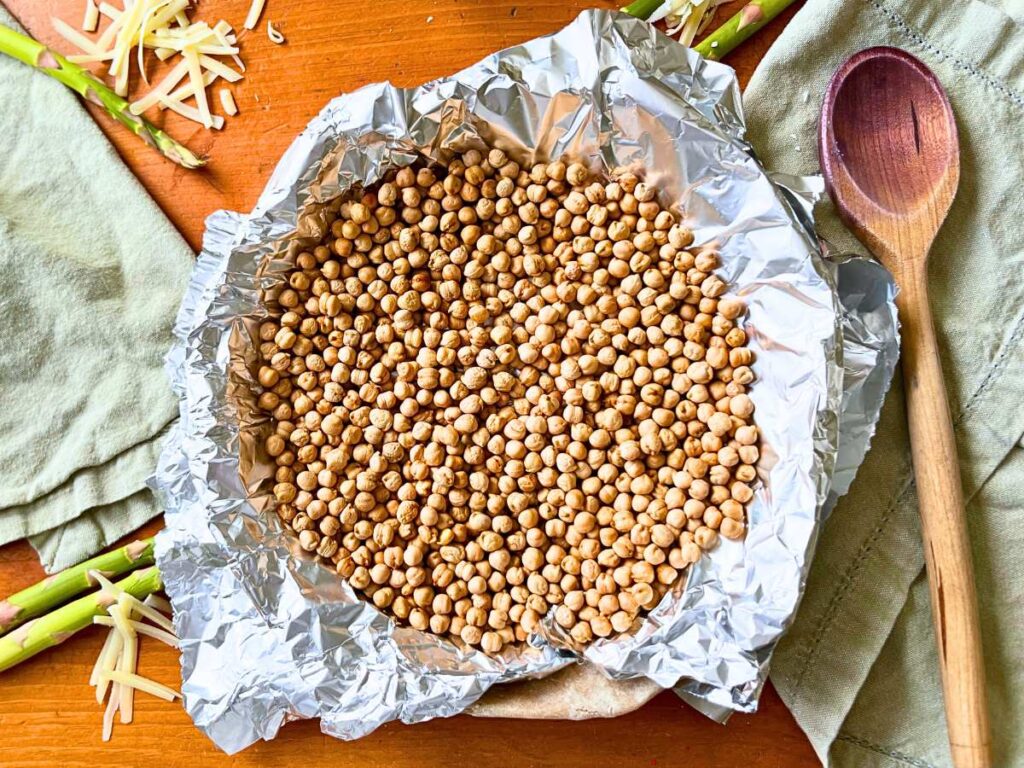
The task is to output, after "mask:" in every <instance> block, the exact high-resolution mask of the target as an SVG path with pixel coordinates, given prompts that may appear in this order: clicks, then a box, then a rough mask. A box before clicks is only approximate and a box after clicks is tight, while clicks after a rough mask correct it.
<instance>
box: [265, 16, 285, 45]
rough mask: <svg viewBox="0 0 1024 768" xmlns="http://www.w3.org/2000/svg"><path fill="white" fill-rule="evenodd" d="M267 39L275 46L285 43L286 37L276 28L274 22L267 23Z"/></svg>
mask: <svg viewBox="0 0 1024 768" xmlns="http://www.w3.org/2000/svg"><path fill="white" fill-rule="evenodd" d="M267 37H269V38H270V42H272V43H274V44H275V45H281V44H282V43H283V42H284V35H282V34H281V33H280V32H278V31H277V29H275V28H274V24H273V22H270V21H268V22H267Z"/></svg>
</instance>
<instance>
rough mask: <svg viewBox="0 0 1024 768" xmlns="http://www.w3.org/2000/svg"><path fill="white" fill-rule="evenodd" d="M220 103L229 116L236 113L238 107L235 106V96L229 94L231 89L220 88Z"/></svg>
mask: <svg viewBox="0 0 1024 768" xmlns="http://www.w3.org/2000/svg"><path fill="white" fill-rule="evenodd" d="M220 105H221V106H222V107H224V112H225V113H227V114H228V115H229V116H233V115H237V114H238V107H237V106H235V97H234V96H232V95H231V91H229V90H228V89H227V88H221V89H220Z"/></svg>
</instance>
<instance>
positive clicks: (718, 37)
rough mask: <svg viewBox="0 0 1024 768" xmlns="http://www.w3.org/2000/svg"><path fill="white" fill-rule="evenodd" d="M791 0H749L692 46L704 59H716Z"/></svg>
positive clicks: (762, 24) (735, 45) (758, 27)
mask: <svg viewBox="0 0 1024 768" xmlns="http://www.w3.org/2000/svg"><path fill="white" fill-rule="evenodd" d="M792 3H793V0H750V2H749V3H747V4H746V5H745V6H743V8H741V9H740V11H739V13H737V14H736V15H735V16H733V17H732V18H731V19H729V20H728V21H727V22H725V23H724V24H723V25H722V26H720V27H719V28H718V29H716V30H715V31H714V32H712V33H711V34H710V35H708V36H707V37H705V38H704V39H703V40H702V41H701V42H700V43H698V44H697V45H696V46H694V50H695V51H697V53H699V54H700V55H701V56H703V57H704V58H706V59H712V60H713V61H718V60H719V59H721V58H722V57H723V56H726V55H728V54H729V53H731V52H732V50H733V49H734V48H736V47H737V46H738V45H740V43H742V42H744V41H745V40H746V39H747V38H749V37H750V36H751V35H753V34H754V33H755V32H757V31H758V30H759V29H761V27H763V26H764V25H765V24H767V23H768V22H769V21H771V20H772V19H774V18H775V17H776V16H778V15H779V14H780V13H782V11H784V10H785V9H786V8H787V7H788V6H790V5H791V4H792Z"/></svg>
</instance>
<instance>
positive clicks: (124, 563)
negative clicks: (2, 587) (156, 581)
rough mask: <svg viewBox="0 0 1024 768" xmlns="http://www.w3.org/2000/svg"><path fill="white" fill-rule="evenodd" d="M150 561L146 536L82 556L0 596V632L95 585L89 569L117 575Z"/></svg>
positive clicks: (151, 556) (151, 561) (6, 630)
mask: <svg viewBox="0 0 1024 768" xmlns="http://www.w3.org/2000/svg"><path fill="white" fill-rule="evenodd" d="M152 564H153V539H152V538H148V539H142V540H141V541H133V542H132V543H131V544H125V545H124V546H123V547H121V548H120V549H115V550H114V551H113V552H107V553H106V554H103V555H99V556H98V557H94V558H92V559H91V560H86V561H85V562H84V563H80V564H79V565H76V566H74V567H72V568H68V569H67V570H65V571H61V572H60V573H58V574H56V575H54V576H50V577H49V578H46V579H43V580H42V581H40V582H39V583H38V584H33V585H32V586H31V587H27V588H25V589H23V590H22V591H21V592H18V593H16V594H13V595H11V596H10V597H8V598H7V599H6V600H0V635H3V634H4V633H5V632H8V631H10V630H12V629H14V628H15V627H17V626H18V625H19V624H24V623H25V622H26V621H28V620H29V619H32V618H35V617H36V616H41V615H42V614H44V613H46V612H47V611H49V610H51V609H53V608H56V607H57V606H58V605H61V604H63V603H65V602H67V601H68V600H69V599H70V598H72V597H74V596H75V595H77V594H79V593H80V592H85V591H86V590H87V589H91V588H92V587H95V586H96V581H95V580H94V579H93V578H92V577H91V576H90V575H89V571H99V572H100V573H102V574H103V575H105V576H108V577H110V576H120V575H121V574H122V573H127V572H128V571H131V570H134V569H136V568H140V567H142V566H144V565H152Z"/></svg>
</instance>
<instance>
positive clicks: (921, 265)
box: [818, 48, 991, 768]
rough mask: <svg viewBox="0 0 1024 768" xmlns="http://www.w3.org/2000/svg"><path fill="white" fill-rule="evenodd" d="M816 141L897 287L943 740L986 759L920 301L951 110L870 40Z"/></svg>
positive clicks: (955, 177)
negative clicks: (941, 697) (946, 733)
mask: <svg viewBox="0 0 1024 768" xmlns="http://www.w3.org/2000/svg"><path fill="white" fill-rule="evenodd" d="M818 141H819V145H818V149H819V152H820V154H821V166H822V171H823V173H824V175H825V182H826V185H827V187H828V190H829V194H830V195H831V196H832V199H833V201H834V202H835V204H836V208H837V209H838V211H839V215H840V216H841V217H842V219H843V220H844V221H845V222H846V224H847V226H849V228H850V229H851V231H852V232H853V233H854V234H855V235H856V236H857V237H858V239H860V241H861V242H862V243H864V244H865V245H866V246H867V247H868V248H869V249H870V250H871V251H872V252H873V253H874V254H875V255H876V256H878V258H879V259H881V261H882V262H883V263H884V264H885V266H886V267H888V269H889V270H890V271H891V272H892V273H893V275H895V277H896V281H897V283H898V284H899V286H900V294H899V296H898V298H897V305H898V307H899V313H900V323H901V325H902V348H903V357H902V364H903V374H904V386H905V388H906V398H907V421H908V424H909V427H910V441H911V450H912V454H913V462H914V475H915V479H916V481H917V495H918V501H919V506H920V511H921V528H922V533H923V535H924V541H925V561H926V563H927V566H928V580H929V584H930V587H931V596H932V614H933V618H934V621H935V634H936V637H937V641H938V645H939V663H940V665H941V670H942V686H943V693H944V698H945V706H946V722H947V724H948V728H949V742H950V749H951V752H952V757H953V764H954V765H955V766H957V768H989V766H991V758H990V754H989V736H988V733H989V727H988V708H987V704H986V701H985V673H984V666H983V663H982V656H981V634H980V630H979V627H978V609H977V598H976V595H975V587H974V571H973V567H972V564H971V547H970V541H969V539H968V536H967V525H966V520H965V518H964V504H963V492H962V489H961V486H960V470H959V464H958V462H957V456H956V441H955V439H954V435H953V427H952V424H951V422H950V417H949V407H948V405H947V402H946V390H945V387H944V385H943V375H942V364H941V361H940V359H939V352H938V345H937V343H936V338H935V328H934V325H933V323H932V315H931V307H930V305H929V302H928V270H927V258H928V252H929V250H930V248H931V245H932V242H933V241H934V239H935V235H936V234H937V233H938V231H939V228H940V227H941V226H942V222H943V220H944V219H945V218H946V214H947V213H948V212H949V207H950V205H952V203H953V198H954V196H955V195H956V188H957V183H958V181H959V178H960V154H959V146H958V139H957V130H956V121H955V120H954V117H953V110H952V108H951V107H950V104H949V100H948V99H947V98H946V94H945V93H944V92H943V90H942V86H941V85H940V84H939V82H938V80H936V78H935V75H934V74H932V72H931V71H930V70H929V69H928V68H927V67H926V66H925V65H924V64H922V63H921V62H920V61H918V60H917V59H915V58H914V57H913V56H911V55H910V54H909V53H906V52H905V51H901V50H898V49H896V48H870V49H868V50H865V51H861V52H860V53H857V54H855V55H854V56H852V57H851V58H850V59H848V60H847V61H846V63H845V64H843V65H842V66H841V67H840V68H839V70H838V71H837V72H836V73H835V75H834V76H833V77H832V81H831V83H830V84H829V88H828V91H827V93H826V95H825V101H824V104H823V105H822V111H821V126H820V131H819V136H818Z"/></svg>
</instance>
